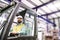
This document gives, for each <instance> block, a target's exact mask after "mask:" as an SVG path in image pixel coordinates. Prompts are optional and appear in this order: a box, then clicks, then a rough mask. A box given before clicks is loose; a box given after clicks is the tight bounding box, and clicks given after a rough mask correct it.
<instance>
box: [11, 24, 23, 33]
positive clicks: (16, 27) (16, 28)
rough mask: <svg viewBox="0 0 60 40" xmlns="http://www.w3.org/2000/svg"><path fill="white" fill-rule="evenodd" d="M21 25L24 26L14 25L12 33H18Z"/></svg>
mask: <svg viewBox="0 0 60 40" xmlns="http://www.w3.org/2000/svg"><path fill="white" fill-rule="evenodd" d="M23 27H24V24H19V25H16V26H14V27H13V30H12V32H13V33H19V32H20V31H21V29H22V28H23Z"/></svg>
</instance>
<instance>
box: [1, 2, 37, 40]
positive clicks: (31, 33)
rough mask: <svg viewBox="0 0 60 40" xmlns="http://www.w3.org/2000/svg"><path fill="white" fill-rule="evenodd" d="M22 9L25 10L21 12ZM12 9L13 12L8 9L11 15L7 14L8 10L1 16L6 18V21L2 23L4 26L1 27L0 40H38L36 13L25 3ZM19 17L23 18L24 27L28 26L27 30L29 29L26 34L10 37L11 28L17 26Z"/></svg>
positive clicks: (18, 4)
mask: <svg viewBox="0 0 60 40" xmlns="http://www.w3.org/2000/svg"><path fill="white" fill-rule="evenodd" d="M20 8H24V10H23V11H21V10H20ZM10 9H11V11H10V10H9V9H8V10H9V11H10V13H9V14H8V12H7V13H5V12H6V11H7V10H6V11H5V12H3V14H2V15H1V16H5V17H6V18H5V19H6V20H3V22H2V23H1V25H2V24H3V26H1V28H0V31H1V32H0V33H1V34H0V40H36V39H37V33H36V32H37V29H36V28H37V24H36V21H37V19H36V16H37V15H36V12H35V11H33V10H32V9H31V8H29V7H28V6H26V5H25V4H23V3H17V4H16V6H15V7H14V6H13V7H11V8H10ZM7 14H8V15H7ZM6 15H7V16H6ZM19 15H21V16H22V17H23V23H24V25H26V28H27V29H26V30H27V31H26V34H24V33H22V34H20V33H19V36H10V34H11V33H10V30H11V28H13V26H12V25H17V21H16V20H17V19H16V18H17V16H19ZM23 28H24V27H23ZM22 30H24V29H22Z"/></svg>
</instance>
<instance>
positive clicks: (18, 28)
mask: <svg viewBox="0 0 60 40" xmlns="http://www.w3.org/2000/svg"><path fill="white" fill-rule="evenodd" d="M17 20H18V21H17V25H15V26H14V27H13V28H12V29H11V30H12V31H11V34H10V35H11V36H12V35H13V36H18V35H19V34H20V35H26V28H27V27H26V26H25V25H24V24H23V17H22V16H18V17H17Z"/></svg>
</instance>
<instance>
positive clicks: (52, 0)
mask: <svg viewBox="0 0 60 40" xmlns="http://www.w3.org/2000/svg"><path fill="white" fill-rule="evenodd" d="M54 1H55V0H51V1H49V2H47V3H44V4H42V5H39V6H37V7H34V8H32V9H38V8H40V7H42V6H45V5H47V4H49V3H51V2H54Z"/></svg>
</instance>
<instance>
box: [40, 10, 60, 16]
mask: <svg viewBox="0 0 60 40" xmlns="http://www.w3.org/2000/svg"><path fill="white" fill-rule="evenodd" d="M57 12H60V10H58V11H55V12H52V13H47V14H43V15H41V16H49V15H52V14H56V13H57Z"/></svg>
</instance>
